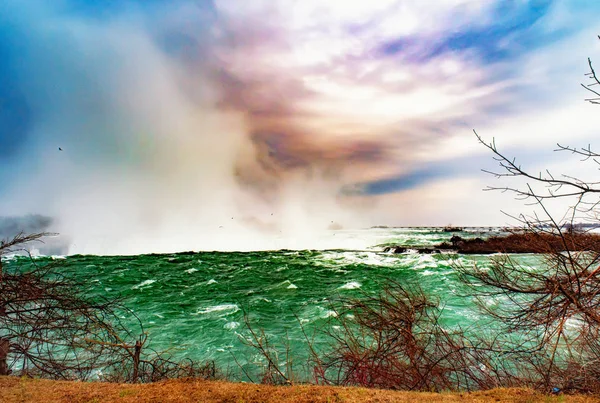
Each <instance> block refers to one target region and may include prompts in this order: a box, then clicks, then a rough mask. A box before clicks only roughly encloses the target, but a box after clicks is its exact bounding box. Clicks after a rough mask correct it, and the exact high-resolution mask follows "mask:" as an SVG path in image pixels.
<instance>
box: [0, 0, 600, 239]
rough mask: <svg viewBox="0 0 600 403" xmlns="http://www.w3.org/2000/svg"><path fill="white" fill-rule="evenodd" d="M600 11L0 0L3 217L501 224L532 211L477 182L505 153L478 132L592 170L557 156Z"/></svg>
mask: <svg viewBox="0 0 600 403" xmlns="http://www.w3.org/2000/svg"><path fill="white" fill-rule="evenodd" d="M599 14H600V3H598V2H594V1H575V0H573V1H551V0H535V1H525V0H514V1H491V0H490V1H475V0H473V1H470V0H440V1H435V2H434V1H408V0H382V1H379V2H348V1H341V0H339V1H337V0H333V1H329V2H320V1H316V0H305V1H292V0H286V1H284V0H275V1H266V0H264V1H262V0H257V1H252V2H240V1H220V0H215V1H205V2H202V1H192V0H180V1H171V2H166V1H158V0H156V1H135V0H129V1H106V2H97V1H83V0H80V1H75V0H61V1H56V2H51V3H50V2H42V1H17V0H9V1H5V2H3V3H2V5H0V209H1V210H0V211H1V212H2V213H1V214H0V215H24V214H37V213H40V214H46V215H50V216H52V217H55V218H56V220H57V221H56V222H57V223H60V224H57V225H59V228H58V230H60V231H61V232H63V233H68V234H70V235H72V236H73V237H74V239H78V238H81V239H84V238H93V237H100V238H102V237H104V238H106V237H108V236H109V234H111V233H113V232H115V231H118V232H122V233H129V235H131V234H133V233H135V234H141V233H144V231H147V230H148V228H150V229H151V231H152V233H153V234H155V236H157V235H156V234H162V235H160V237H165V238H169V239H170V240H169V242H170V243H172V242H175V240H176V238H177V237H176V236H173V235H172V233H173V232H174V231H179V232H182V233H189V231H191V232H193V233H199V234H200V233H201V234H209V235H210V234H211V231H213V230H214V228H218V227H219V223H220V222H222V221H223V220H224V219H226V218H227V217H229V218H230V216H236V217H239V218H240V224H239V227H237V228H236V229H235V231H236V233H246V232H249V233H252V231H255V230H257V228H258V230H260V231H263V230H264V229H265V228H271V229H272V228H280V229H281V228H297V226H298V225H301V226H302V227H303V228H304V227H310V228H313V227H314V228H321V227H323V226H325V225H328V224H329V223H330V222H331V221H336V222H342V223H343V224H344V225H346V226H348V227H353V226H365V225H376V224H390V225H419V224H422V225H435V224H438V225H445V224H447V223H449V222H453V223H455V224H457V225H460V224H470V225H477V224H481V225H493V224H504V223H505V222H506V218H505V217H504V216H503V215H502V214H501V213H500V209H507V208H508V209H509V210H510V209H511V208H512V209H514V210H515V211H518V209H519V208H521V206H520V205H519V204H518V203H514V202H513V201H512V199H510V197H505V198H502V197H498V196H493V197H492V196H487V195H486V194H483V195H482V194H481V192H480V189H481V188H482V187H485V185H486V184H488V182H489V180H490V178H488V177H486V176H485V175H483V174H482V173H481V172H480V169H481V168H490V167H491V166H493V161H492V160H491V156H489V155H488V154H486V150H485V149H484V148H483V147H481V146H480V145H478V144H477V141H476V139H475V137H474V135H473V133H472V129H477V130H478V132H479V133H480V134H481V135H482V136H483V137H484V138H487V139H491V138H492V137H494V138H496V141H497V143H498V144H499V145H500V147H501V148H502V149H503V150H505V151H506V152H507V153H509V154H511V155H513V154H514V155H517V156H518V157H519V158H522V160H523V161H524V162H526V163H527V164H528V166H530V167H531V169H533V170H537V169H541V168H544V167H546V166H549V167H550V168H554V169H557V170H559V172H561V171H560V170H563V169H566V170H567V171H568V170H569V169H575V170H577V169H578V168H576V167H575V165H573V164H567V163H565V162H564V158H556V156H554V155H553V154H552V153H551V150H552V149H553V146H554V144H555V143H556V142H557V141H561V142H572V143H573V145H587V144H588V143H592V144H593V143H594V140H595V139H596V138H597V129H596V128H597V127H600V125H598V123H599V122H598V119H599V118H598V116H600V114H598V113H594V111H593V109H591V106H590V105H589V104H586V103H585V102H584V101H583V98H585V96H586V94H585V93H584V92H582V89H581V88H580V87H579V83H580V82H582V81H584V80H585V77H584V76H583V74H584V73H586V71H587V68H586V63H587V57H588V56H589V57H591V58H592V59H594V58H597V59H599V62H598V63H599V64H600V43H599V42H600V41H598V40H597V38H596V35H597V34H598V32H600V25H598V22H597V21H598V18H597V16H598V15H599ZM565 140H566V141H565ZM59 147H60V148H62V149H63V151H62V152H61V151H59V150H58V148H59ZM546 151H547V152H546ZM488 157H489V158H488ZM575 173H577V172H575ZM348 189H353V191H351V192H348V191H347V190H348ZM449 190H450V191H449ZM209 211H210V213H208V212H209ZM407 211H410V213H407ZM271 214H273V215H272V216H271ZM290 216H293V217H294V218H293V219H291V218H290ZM118 217H121V218H118ZM122 217H126V219H123V218H122ZM271 217H277V218H271ZM82 220H84V221H86V223H87V224H86V225H85V226H83V224H81V222H82ZM185 227H190V228H191V229H189V231H187V232H186V230H185ZM90 228H93V229H90ZM182 228H183V229H182ZM104 238H103V239H104ZM130 238H131V236H130ZM133 238H135V237H133ZM136 242H138V243H139V244H143V243H144V242H147V240H146V239H145V238H144V236H142V235H139V240H138V241H136Z"/></svg>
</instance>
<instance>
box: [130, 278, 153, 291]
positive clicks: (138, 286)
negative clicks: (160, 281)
mask: <svg viewBox="0 0 600 403" xmlns="http://www.w3.org/2000/svg"><path fill="white" fill-rule="evenodd" d="M153 283H156V280H144V281H142V282H141V283H139V284H138V285H134V286H133V287H131V289H132V290H137V289H139V288H142V287H145V286H147V285H150V284H153Z"/></svg>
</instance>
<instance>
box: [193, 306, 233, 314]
mask: <svg viewBox="0 0 600 403" xmlns="http://www.w3.org/2000/svg"><path fill="white" fill-rule="evenodd" d="M239 310H240V307H239V306H237V304H221V305H214V306H209V307H206V308H204V309H200V310H199V311H198V312H196V313H197V314H200V315H204V314H207V313H212V312H223V311H231V313H234V312H237V311H239Z"/></svg>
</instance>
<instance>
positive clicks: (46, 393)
mask: <svg viewBox="0 0 600 403" xmlns="http://www.w3.org/2000/svg"><path fill="white" fill-rule="evenodd" d="M459 401H460V402H600V398H597V397H593V396H586V395H573V396H568V395H564V396H563V395H560V396H546V395H542V394H539V393H537V392H534V391H532V390H529V389H493V390H488V391H481V392H473V393H424V392H399V391H390V390H380V389H365V388H342V387H330V386H310V385H300V386H268V385H255V384H245V383H230V382H221V381H201V380H195V379H189V380H173V381H166V382H157V383H150V384H133V385H132V384H118V383H98V382H67V381H50V380H40V379H29V378H17V377H0V402H3V403H13V402H48V403H50V402H73V403H100V402H209V403H212V402H214V403H216V402H232V403H233V402H236V403H238V402H239V403H242V402H244V403H251V402H273V403H275V402H295V403H308V402H323V403H326V402H327V403H329V402H340V403H341V402H347V403H354V402H382V403H383V402H459Z"/></svg>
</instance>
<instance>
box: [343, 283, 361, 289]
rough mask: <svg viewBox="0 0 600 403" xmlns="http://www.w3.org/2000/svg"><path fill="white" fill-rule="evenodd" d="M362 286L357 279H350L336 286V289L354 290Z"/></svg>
mask: <svg viewBox="0 0 600 403" xmlns="http://www.w3.org/2000/svg"><path fill="white" fill-rule="evenodd" d="M360 287H362V284H361V283H359V282H358V281H350V282H349V283H346V284H344V285H343V286H341V287H338V290H355V289H357V288H360Z"/></svg>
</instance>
